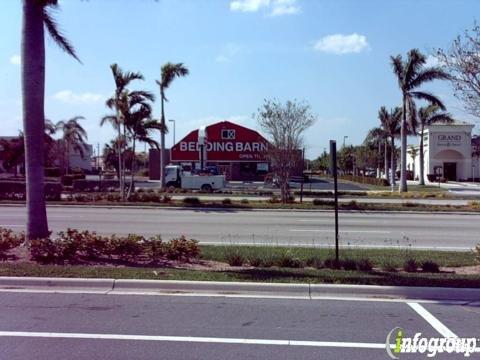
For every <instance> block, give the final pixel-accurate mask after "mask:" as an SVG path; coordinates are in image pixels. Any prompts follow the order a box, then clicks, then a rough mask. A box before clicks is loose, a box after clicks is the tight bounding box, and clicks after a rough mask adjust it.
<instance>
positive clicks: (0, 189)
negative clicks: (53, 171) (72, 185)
mask: <svg viewBox="0 0 480 360" xmlns="http://www.w3.org/2000/svg"><path fill="white" fill-rule="evenodd" d="M62 190H63V187H62V184H61V183H59V182H46V183H45V200H52V201H60V200H61V195H62ZM25 199H26V190H25V181H24V180H21V181H10V180H0V200H25Z"/></svg>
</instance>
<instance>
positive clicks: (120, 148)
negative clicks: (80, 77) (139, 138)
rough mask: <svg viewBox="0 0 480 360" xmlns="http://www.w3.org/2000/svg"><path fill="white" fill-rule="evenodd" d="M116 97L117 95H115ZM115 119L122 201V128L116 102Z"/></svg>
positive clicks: (123, 190) (123, 193) (123, 198)
mask: <svg viewBox="0 0 480 360" xmlns="http://www.w3.org/2000/svg"><path fill="white" fill-rule="evenodd" d="M117 99H118V97H117ZM117 119H118V121H119V123H118V128H117V133H118V141H117V150H118V185H119V186H120V198H121V200H122V201H124V200H125V189H124V187H125V186H124V183H123V161H122V129H121V124H120V110H119V109H118V104H117Z"/></svg>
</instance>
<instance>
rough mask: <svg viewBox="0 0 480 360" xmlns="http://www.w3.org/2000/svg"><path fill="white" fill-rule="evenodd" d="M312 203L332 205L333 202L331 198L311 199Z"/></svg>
mask: <svg viewBox="0 0 480 360" xmlns="http://www.w3.org/2000/svg"><path fill="white" fill-rule="evenodd" d="M312 203H313V205H315V206H333V205H335V203H334V202H333V201H332V200H323V199H313V201H312Z"/></svg>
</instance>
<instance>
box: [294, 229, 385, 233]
mask: <svg viewBox="0 0 480 360" xmlns="http://www.w3.org/2000/svg"><path fill="white" fill-rule="evenodd" d="M290 231H291V232H333V229H290ZM340 233H362V234H363V233H365V234H391V231H382V230H343V231H340Z"/></svg>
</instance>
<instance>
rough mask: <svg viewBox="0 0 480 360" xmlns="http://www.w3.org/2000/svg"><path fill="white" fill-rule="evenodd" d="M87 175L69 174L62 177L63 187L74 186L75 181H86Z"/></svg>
mask: <svg viewBox="0 0 480 360" xmlns="http://www.w3.org/2000/svg"><path fill="white" fill-rule="evenodd" d="M84 179H85V174H68V175H62V177H61V178H60V182H61V183H62V185H63V186H72V185H73V184H74V182H75V181H78V180H84Z"/></svg>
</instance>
